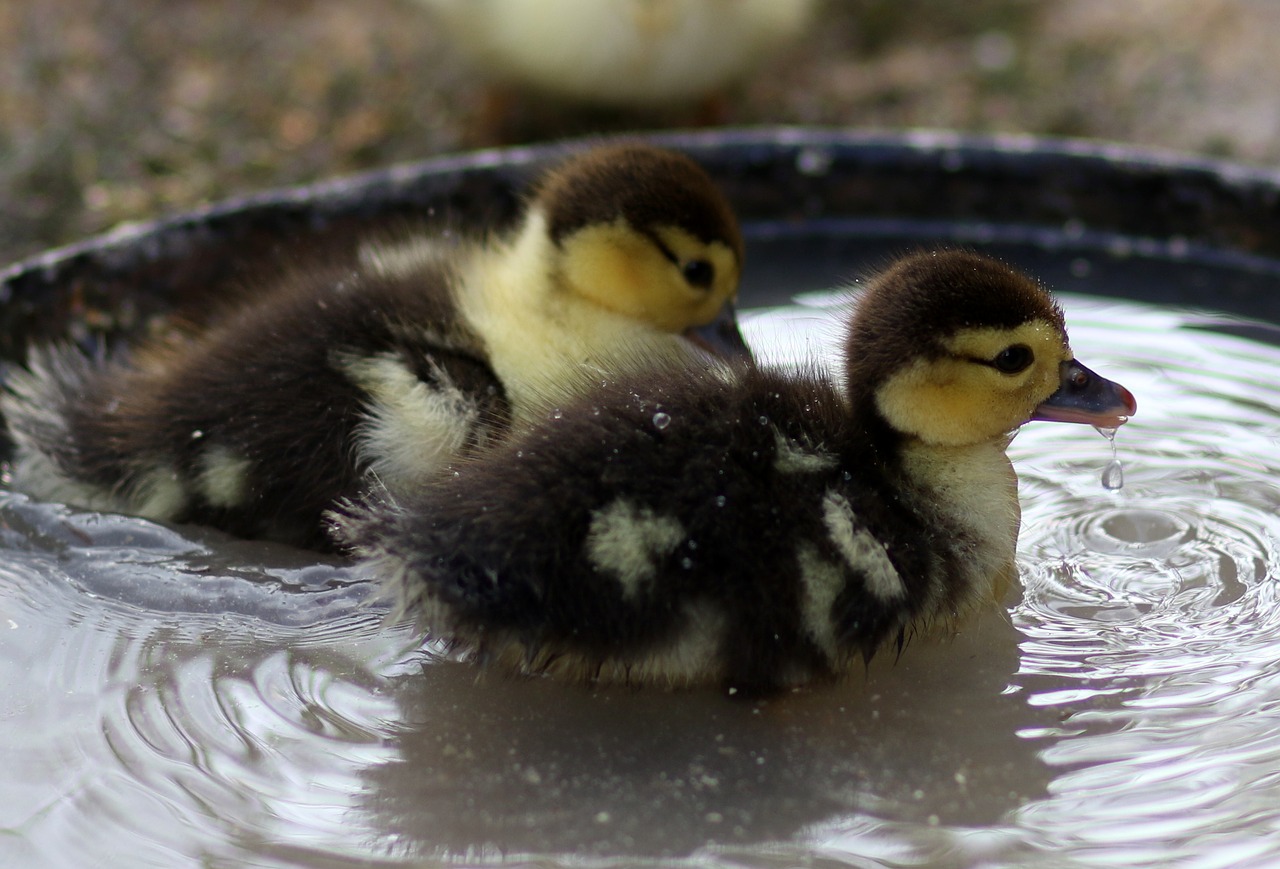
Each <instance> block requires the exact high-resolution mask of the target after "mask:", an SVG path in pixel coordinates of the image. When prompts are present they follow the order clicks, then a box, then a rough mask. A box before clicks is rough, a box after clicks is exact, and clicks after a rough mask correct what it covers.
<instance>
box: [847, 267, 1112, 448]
mask: <svg viewBox="0 0 1280 869" xmlns="http://www.w3.org/2000/svg"><path fill="white" fill-rule="evenodd" d="M848 351H849V352H848V360H849V361H848V369H847V377H848V383H849V385H850V391H851V394H852V395H853V397H854V401H855V403H856V402H857V401H858V400H859V397H860V396H861V398H862V399H863V400H865V401H869V402H871V403H873V404H874V407H875V410H876V411H877V412H878V414H879V416H880V417H881V418H883V419H884V421H885V422H887V423H888V425H889V426H890V427H891V428H892V429H894V430H896V431H897V432H899V433H901V434H903V435H905V436H907V437H911V438H915V439H918V440H919V441H921V442H923V443H925V444H931V445H936V446H943V447H945V446H964V445H970V444H978V443H982V442H987V441H993V440H997V439H1000V438H1003V437H1005V436H1007V435H1008V433H1009V432H1011V431H1013V430H1015V429H1017V428H1018V427H1019V426H1021V425H1022V424H1023V423H1025V422H1028V421H1030V420H1032V419H1042V420H1051V421H1058V422H1080V423H1088V424H1090V425H1095V426H1099V427H1108V428H1115V427H1117V426H1120V425H1122V424H1123V423H1124V422H1126V421H1127V419H1128V417H1130V416H1132V415H1133V413H1134V412H1135V411H1136V410H1137V404H1136V402H1135V400H1134V398H1133V395H1132V394H1130V392H1129V391H1128V390H1127V389H1125V388H1124V387H1123V386H1120V385H1119V384H1117V383H1112V382H1111V381H1109V380H1106V379H1105V378H1102V377H1100V376H1098V375H1097V374H1095V373H1093V372H1092V371H1090V370H1089V369H1088V368H1085V367H1084V366H1083V365H1081V364H1080V363H1079V362H1078V361H1076V359H1075V356H1074V354H1073V353H1072V351H1071V345H1070V343H1069V341H1068V339H1067V331H1066V325H1065V323H1064V320H1063V315H1062V311H1061V309H1060V308H1059V307H1058V306H1057V304H1056V303H1055V302H1054V301H1053V299H1052V297H1051V296H1050V295H1049V294H1048V292H1046V291H1045V290H1044V288H1042V287H1041V286H1040V285H1038V284H1037V283H1036V282H1035V281H1033V280H1032V279H1030V278H1029V277H1027V276H1026V275H1024V274H1022V273H1020V272H1018V271H1017V270H1015V269H1013V268H1010V267H1009V266H1006V265H1004V264H1003V263H1000V262H998V261H996V260H993V259H991V258H989V257H985V256H981V255H979V254H975V253H971V252H967V251H955V250H953V251H938V252H930V253H921V254H916V255H913V256H908V257H906V258H904V259H902V260H899V261H898V262H896V263H895V264H894V265H892V266H891V267H890V268H889V269H888V270H886V271H885V272H883V273H882V274H881V275H880V276H879V277H878V278H877V279H876V280H875V281H874V283H873V284H872V285H871V286H870V287H869V288H868V289H867V291H866V293H865V295H864V297H863V298H862V299H861V300H860V302H859V305H858V309H857V311H856V313H855V315H854V318H853V321H852V323H851V327H850V331H849V336H848Z"/></svg>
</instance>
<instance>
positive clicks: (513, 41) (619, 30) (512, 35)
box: [422, 0, 814, 108]
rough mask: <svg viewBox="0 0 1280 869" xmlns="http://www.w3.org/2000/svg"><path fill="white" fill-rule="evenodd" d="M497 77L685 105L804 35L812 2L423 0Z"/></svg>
mask: <svg viewBox="0 0 1280 869" xmlns="http://www.w3.org/2000/svg"><path fill="white" fill-rule="evenodd" d="M422 2H423V3H425V4H426V5H427V6H429V7H431V8H432V9H433V11H434V12H435V13H436V17H437V19H438V20H439V21H440V22H441V24H443V25H444V27H445V28H446V30H447V31H448V32H449V35H450V36H451V37H452V39H453V40H454V42H455V43H456V44H457V45H458V46H459V47H460V48H461V49H462V51H464V52H466V53H468V54H470V55H471V56H472V57H473V58H474V59H475V61H476V62H477V65H478V66H479V67H481V68H482V69H484V70H485V71H486V72H488V73H490V74H491V75H493V76H494V77H495V78H497V79H500V80H505V81H507V82H510V83H513V84H520V85H525V86H527V87H530V88H532V89H534V90H538V91H543V92H545V93H548V94H551V95H554V96H559V97H562V98H567V99H571V100H578V101H581V102H586V103H593V104H597V105H605V106H612V107H619V108H621V107H645V106H650V107H651V106H655V105H661V104H664V103H672V102H682V101H691V100H695V99H697V98H700V97H704V96H706V95H707V94H709V93H711V92H713V91H716V90H718V89H720V88H723V87H726V86H727V85H730V84H732V83H734V82H735V81H737V80H738V79H740V78H741V77H742V76H744V75H745V74H746V73H747V72H748V71H749V70H750V69H751V68H752V66H754V65H757V64H759V63H760V62H761V60H763V59H764V58H765V57H767V56H768V54H769V53H770V52H771V51H773V50H774V49H776V48H779V47H781V46H782V45H785V44H786V43H788V42H790V41H791V40H792V39H794V38H795V37H797V36H798V35H800V33H801V32H802V31H803V30H804V29H805V27H806V26H807V24H808V23H809V21H810V19H811V17H812V13H813V7H814V0H422Z"/></svg>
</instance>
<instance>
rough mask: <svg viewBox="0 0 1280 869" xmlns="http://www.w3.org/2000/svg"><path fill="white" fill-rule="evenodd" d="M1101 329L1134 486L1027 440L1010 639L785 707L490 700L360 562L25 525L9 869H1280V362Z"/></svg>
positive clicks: (885, 666)
mask: <svg viewBox="0 0 1280 869" xmlns="http://www.w3.org/2000/svg"><path fill="white" fill-rule="evenodd" d="M829 303H830V301H829V300H828V299H824V298H819V297H810V298H807V299H803V300H801V303H800V304H799V305H797V306H795V307H792V308H789V309H786V310H784V311H774V312H770V313H767V314H756V315H754V316H753V317H752V318H751V319H750V320H749V323H748V331H749V333H750V334H751V336H752V338H753V341H755V342H757V343H759V344H767V345H769V346H770V348H772V349H771V350H770V351H768V352H766V354H765V355H767V356H772V357H774V358H791V357H795V356H798V355H805V354H809V353H813V352H819V351H823V350H825V349H826V348H827V347H829V346H830V344H831V342H832V340H833V339H835V338H837V337H838V336H836V335H834V334H832V332H831V329H830V325H829V324H830V323H831V322H832V319H831V317H830V316H829V313H828V312H827V311H825V310H823V308H824V306H826V305H828V304H829ZM1066 307H1067V312H1068V320H1069V322H1070V323H1071V325H1072V337H1073V344H1074V347H1075V349H1076V350H1077V352H1078V353H1079V354H1080V356H1081V357H1082V358H1087V359H1089V361H1090V363H1091V365H1094V367H1096V368H1098V369H1099V370H1101V371H1103V372H1105V373H1108V374H1114V375H1115V376H1116V377H1117V378H1118V379H1120V380H1121V381H1123V382H1124V383H1125V384H1126V385H1127V386H1129V387H1130V388H1131V389H1132V390H1133V391H1134V393H1135V394H1136V395H1137V396H1138V398H1139V401H1140V403H1141V407H1142V410H1141V414H1140V415H1139V416H1138V417H1137V418H1136V419H1135V420H1134V421H1133V422H1132V423H1131V424H1130V425H1128V426H1126V427H1124V428H1123V429H1121V430H1120V433H1119V436H1118V439H1117V446H1118V450H1119V456H1120V458H1121V459H1122V460H1123V461H1124V464H1125V471H1126V474H1125V476H1126V478H1127V479H1126V481H1125V486H1124V488H1123V489H1121V490H1118V491H1107V490H1106V489H1104V488H1103V487H1102V486H1101V485H1100V482H1099V480H1100V477H1099V475H1100V472H1101V471H1102V469H1103V468H1104V467H1105V466H1106V463H1107V461H1108V459H1109V458H1110V456H1109V450H1108V448H1107V446H1106V444H1105V442H1103V441H1100V440H1099V438H1098V437H1097V436H1096V435H1095V434H1094V433H1093V432H1092V431H1091V430H1089V429H1084V428H1080V427H1068V426H1049V425H1044V426H1037V425H1035V424H1032V425H1029V426H1027V427H1026V428H1025V429H1024V431H1023V432H1022V434H1021V435H1020V436H1019V438H1018V439H1017V440H1016V441H1015V443H1014V446H1013V448H1012V450H1011V453H1012V454H1013V456H1014V459H1015V463H1016V464H1017V466H1018V468H1019V471H1020V474H1021V477H1022V492H1023V503H1024V529H1023V536H1022V541H1021V547H1020V561H1021V566H1022V576H1023V581H1024V585H1025V592H1024V594H1023V596H1022V598H1021V599H1020V600H1018V601H1015V602H1013V603H1012V605H1011V608H1010V615H1006V614H1004V613H993V614H991V615H989V616H988V617H986V618H985V619H984V620H982V621H981V622H979V623H978V624H976V625H974V626H972V627H971V628H969V629H967V630H965V631H964V632H963V633H962V634H960V636H959V637H957V638H955V639H953V640H949V641H946V642H939V643H935V644H926V643H923V642H917V643H915V644H914V645H912V646H910V647H909V648H908V649H907V651H906V652H905V653H904V655H903V656H902V658H901V660H900V661H898V662H896V663H895V662H894V661H893V660H892V656H891V655H886V656H883V657H882V658H881V659H878V660H877V661H875V662H873V665H872V667H871V669H870V672H869V673H868V674H867V676H866V677H865V678H861V679H854V680H851V682H850V683H849V684H847V685H843V686H840V687H837V688H815V689H812V690H806V691H802V692H798V693H795V694H791V695H787V696H784V697H782V698H778V699H775V700H772V701H770V702H768V703H764V704H751V703H745V702H739V701H733V700H729V699H726V698H724V697H721V696H719V695H717V694H716V693H715V692H710V691H708V692H689V693H678V694H665V693H661V692H652V691H628V690H619V689H610V690H607V691H592V690H589V689H585V688H582V687H576V686H565V685H559V684H556V683H553V682H548V681H544V680H523V681H513V680H510V679H507V678H503V677H500V676H490V677H488V678H485V679H481V680H477V679H476V672H475V671H474V670H473V669H472V668H470V667H468V666H466V665H462V664H458V663H456V662H454V661H451V660H449V659H448V658H447V656H445V655H444V654H443V653H442V652H441V651H440V650H438V649H434V648H429V649H427V650H423V649H422V648H420V646H419V642H418V638H417V637H416V636H415V634H414V632H413V631H412V630H411V629H410V628H408V627H407V626H404V625H388V624H385V623H384V619H385V613H384V610H383V609H382V608H381V606H380V604H379V603H378V601H377V600H376V597H375V594H374V588H373V586H372V585H371V584H370V583H368V582H366V581H365V579H364V578H363V577H361V576H359V575H357V574H356V573H355V572H353V571H351V570H350V569H348V568H345V567H343V566H341V565H339V564H336V563H333V562H324V561H318V560H317V559H316V558H315V557H313V556H311V555H309V554H305V553H298V552H296V551H292V550H287V549H282V548H280V547H271V546H266V545H262V544H248V543H242V542H234V541H228V540H226V539H225V538H222V537H220V536H217V535H213V534H207V533H202V532H198V531H193V530H191V529H183V530H180V531H179V530H172V529H166V528H162V527H159V526H156V525H152V524H150V523H145V522H139V521H136V520H132V519H126V518H123V517H114V516H99V515H96V514H85V513H77V512H75V511H71V510H67V509H65V508H62V507H57V506H55V505H40V504H32V503H30V502H29V501H27V499H25V498H24V497H22V496H20V495H15V494H6V493H3V492H0V551H2V552H3V558H0V684H3V685H4V686H5V691H3V692H0V834H3V835H0V865H18V866H24V865H31V866H60V865H68V866H72V865H90V864H93V863H95V862H96V861H98V860H99V859H100V857H101V855H102V854H106V853H110V854H118V855H129V856H130V858H131V860H132V862H133V863H135V864H137V865H165V866H170V865H191V864H204V865H215V866H222V865H243V864H252V865H264V866H317V865H319V866H347V865H365V866H369V865H405V864H412V865H421V864H423V863H426V864H428V865H430V864H432V863H436V862H443V861H449V860H459V859H461V860H464V861H468V862H487V861H489V860H496V859H499V858H501V857H503V856H504V855H505V856H508V857H510V856H513V855H516V856H519V855H523V856H525V857H529V858H531V859H536V860H538V861H539V862H540V863H541V864H542V865H548V866H558V865H583V864H593V863H595V864H598V863H611V864H612V865H616V864H617V862H618V861H619V860H621V861H622V862H635V861H638V860H662V859H664V858H669V857H673V856H686V855H688V856H689V857H690V858H691V861H692V862H694V863H696V864H698V865H734V866H744V865H748V866H790V865H797V864H800V863H811V864H821V865H850V866H859V867H866V866H914V865H925V864H927V865H932V866H956V867H961V866H973V865H983V866H1046V867H1058V866H1075V865H1079V866H1087V865H1170V864H1174V863H1177V862H1178V861H1180V860H1185V861H1186V862H1188V863H1189V862H1191V861H1192V858H1194V862H1195V865H1197V866H1247V865H1259V866H1261V865H1268V864H1270V863H1274V862H1275V861H1276V860H1277V859H1280V843H1277V841H1276V837H1275V835H1274V833H1275V830H1276V829H1277V828H1280V778H1278V777H1277V774H1276V772H1275V770H1277V769H1280V666H1278V665H1277V664H1276V663H1275V662H1276V661H1277V660H1280V624H1277V623H1278V622H1280V602H1278V601H1277V599H1276V597H1277V596H1276V583H1275V573H1276V569H1277V565H1280V553H1278V552H1277V546H1278V544H1277V541H1278V540H1280V518H1278V517H1280V485H1278V484H1277V481H1278V480H1280V450H1277V443H1276V441H1277V436H1278V435H1280V411H1277V408H1280V395H1278V394H1276V393H1277V390H1276V387H1275V386H1274V384H1275V382H1276V380H1277V378H1276V377H1275V375H1274V372H1275V370H1276V366H1277V364H1280V350H1277V349H1276V348H1274V347H1268V346H1264V345H1261V344H1254V343H1250V342H1248V341H1246V340H1244V339H1243V338H1240V337H1232V336H1231V335H1229V334H1227V333H1226V332H1225V331H1223V330H1218V331H1214V330H1209V329H1199V328H1195V327H1196V325H1197V323H1196V322H1195V319H1194V318H1193V317H1190V316H1187V315H1174V314H1168V313H1160V312H1157V311H1154V310H1152V309H1144V308H1141V307H1137V306H1132V305H1120V304H1114V303H1101V302H1096V301H1089V300H1084V299H1068V300H1067V304H1066Z"/></svg>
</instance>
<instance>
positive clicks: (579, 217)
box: [0, 144, 746, 548]
mask: <svg viewBox="0 0 1280 869" xmlns="http://www.w3.org/2000/svg"><path fill="white" fill-rule="evenodd" d="M742 252H743V245H742V238H741V234H740V232H739V230H738V225H737V221H736V219H735V217H734V215H733V212H732V210H731V209H730V207H729V205H728V203H727V202H726V201H725V199H724V197H723V196H722V195H721V194H720V192H719V191H718V190H717V189H716V187H715V186H714V184H713V183H712V182H711V180H710V178H709V177H708V176H707V175H706V174H705V173H704V172H703V171H702V169H701V168H700V167H698V166H697V165H696V164H695V163H693V161H691V160H689V159H688V158H686V157H684V156H682V155H679V154H676V153H673V152H670V151H666V150H663V149H659V148H653V147H648V146H644V145H639V144H619V145H611V146H604V147H600V148H597V149H594V150H591V151H588V152H585V153H583V154H579V155H576V156H574V157H571V158H569V159H568V160H567V161H566V162H565V163H564V164H563V165H562V166H560V167H557V168H555V169H553V170H552V171H550V172H548V173H547V174H546V175H545V176H544V177H543V179H542V180H541V181H540V182H539V184H538V185H537V186H536V188H535V192H534V194H533V196H532V198H531V200H530V202H529V205H528V207H527V210H526V213H525V215H524V218H523V221H522V222H521V224H520V225H519V226H518V227H517V228H516V229H515V231H514V232H512V233H510V234H508V235H502V236H495V237H490V238H474V239H469V240H467V239H464V240H461V241H457V240H447V239H445V238H444V237H443V236H441V235H439V234H434V233H430V232H426V231H414V232H411V233H408V234H401V235H399V236H388V237H381V236H380V237H376V238H370V239H365V240H363V243H362V246H361V252H360V256H359V257H358V259H356V260H354V261H334V258H332V257H325V256H324V255H323V254H321V255H317V256H313V257H311V258H309V259H308V261H305V262H300V263H297V264H296V265H295V266H294V267H291V268H289V269H288V270H287V271H286V273H285V274H284V275H282V276H281V275H272V276H270V277H264V278H263V279H262V280H260V281H259V282H258V285H256V286H250V287H248V288H246V289H247V292H246V293H245V294H244V295H245V296H248V297H251V298H252V300H251V301H249V302H247V303H245V304H241V305H238V306H236V307H234V308H232V309H231V310H229V311H226V312H224V313H223V314H222V316H220V317H218V318H216V319H215V320H214V322H213V323H212V325H210V326H209V327H207V328H205V329H202V330H197V331H189V332H186V333H182V334H178V335H177V336H176V337H174V338H172V339H170V340H167V341H162V342H153V343H150V344H146V345H142V346H138V347H134V348H131V349H129V350H128V351H127V352H125V353H123V354H120V355H118V356H116V357H114V358H112V359H111V360H109V361H107V362H105V363H104V362H98V361H93V360H90V359H88V358H87V357H85V356H83V355H81V354H79V353H78V352H76V351H74V350H71V349H65V348H48V347H45V348H34V349H33V350H32V351H31V354H30V357H29V364H28V370H27V371H25V372H19V373H17V374H16V375H15V376H13V377H12V378H11V379H10V381H9V383H8V384H7V394H5V395H3V396H0V410H3V413H4V416H5V419H6V421H7V423H8V426H9V429H10V432H11V434H12V436H13V439H14V442H15V443H16V456H15V461H14V482H15V485H16V486H18V487H19V488H22V489H24V490H26V491H27V492H29V493H31V494H33V495H35V496H37V497H42V498H45V499H49V500H58V501H65V502H69V503H73V504H77V505H79V506H83V507H88V508H91V509H99V510H110V511H115V512H123V513H132V514H135V515H140V516H145V517H149V518H153V519H160V520H169V521H176V522H196V523H202V524H208V525H213V526H217V527H220V528H223V529H225V530H227V531H230V532H232V533H235V534H239V535H242V536H246V537H261V538H268V539H273V540H279V541H284V542H288V543H293V544H298V545H302V546H313V547H318V548H323V547H326V546H327V545H328V538H327V537H326V535H325V533H324V530H323V523H322V515H323V512H324V511H325V510H326V509H327V508H329V507H330V506H331V505H332V504H333V503H334V501H335V500H336V499H338V498H350V497H355V496H356V495H358V494H359V493H360V492H362V491H363V490H364V489H366V488H368V487H370V486H376V487H379V488H381V489H385V490H386V491H388V492H389V493H391V494H393V495H403V494H405V493H407V492H410V491H412V490H413V489H414V488H415V487H417V486H418V485H420V484H421V482H422V481H423V480H425V479H428V478H430V477H432V476H434V475H435V474H437V473H439V471H440V470H441V469H442V468H443V467H445V466H446V465H447V464H448V463H449V462H450V461H452V460H453V459H454V458H455V457H457V456H459V455H464V454H467V453H469V452H472V451H475V450H477V449H480V448H482V447H484V446H485V445H487V444H489V443H491V442H493V441H494V440H496V439H497V438H499V437H500V436H501V435H502V434H503V433H504V432H505V431H506V429H507V427H508V426H509V425H511V424H512V423H513V422H515V423H520V422H522V421H526V420H530V419H535V418H538V417H539V416H541V415H543V414H545V413H546V411H547V409H549V408H551V407H553V406H556V405H558V404H560V403H562V402H563V401H566V400H567V399H568V398H569V396H571V395H572V394H573V393H574V392H575V391H576V390H580V389H581V388H583V387H584V385H586V384H588V383H590V382H594V381H595V380H596V379H598V377H600V376H602V375H603V376H609V375H610V374H616V373H618V372H619V370H622V369H625V368H626V367H628V366H630V365H633V364H636V362H637V361H639V360H643V361H645V362H656V361H663V362H665V363H666V364H671V365H677V366H679V365H687V364H695V363H697V364H705V363H704V352H703V350H702V349H700V348H699V347H698V346H695V343H694V342H695V341H696V342H697V343H698V344H701V345H703V346H712V347H714V348H717V349H718V350H719V351H720V352H724V353H727V354H729V355H733V354H735V353H740V354H746V347H745V344H743V343H742V340H741V336H740V335H739V334H738V332H737V327H736V323H735V322H734V320H733V316H732V300H733V298H734V297H735V295H736V292H737V285H738V278H739V274H740V268H741V260H742ZM588 374H589V375H590V376H588Z"/></svg>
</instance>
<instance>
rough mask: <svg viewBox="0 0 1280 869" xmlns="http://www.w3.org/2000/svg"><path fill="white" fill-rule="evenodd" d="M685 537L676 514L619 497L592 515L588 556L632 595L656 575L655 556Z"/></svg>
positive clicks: (662, 553) (659, 556) (635, 594)
mask: <svg viewBox="0 0 1280 869" xmlns="http://www.w3.org/2000/svg"><path fill="white" fill-rule="evenodd" d="M684 539H685V532H684V526H682V525H681V524H680V522H679V521H678V520H676V519H675V518H673V517H671V516H658V515H656V514H655V513H654V512H653V511H652V510H650V509H649V508H648V507H637V506H636V505H635V504H633V503H631V502H630V501H627V500H625V499H622V498H619V499H618V500H616V501H614V502H613V503H612V504H610V505H609V506H607V507H604V508H603V509H601V510H598V511H596V513H594V514H593V515H592V517H591V530H590V531H589V532H588V533H587V557H588V558H590V559H591V563H592V564H593V565H595V567H596V568H597V569H599V570H602V571H605V572H607V573H610V574H612V575H613V576H614V577H615V578H616V579H617V580H618V582H620V583H621V584H622V590H623V594H624V595H625V596H626V597H628V598H631V599H634V598H636V597H638V596H639V595H640V594H641V593H642V592H643V591H644V589H645V586H646V585H647V584H648V583H649V581H650V580H652V579H653V577H654V576H656V575H657V572H658V568H657V564H656V561H657V559H658V558H661V557H663V556H666V555H670V554H671V553H672V552H674V551H675V549H676V547H677V546H679V545H680V543H681V542H682V541H683V540H684Z"/></svg>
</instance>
